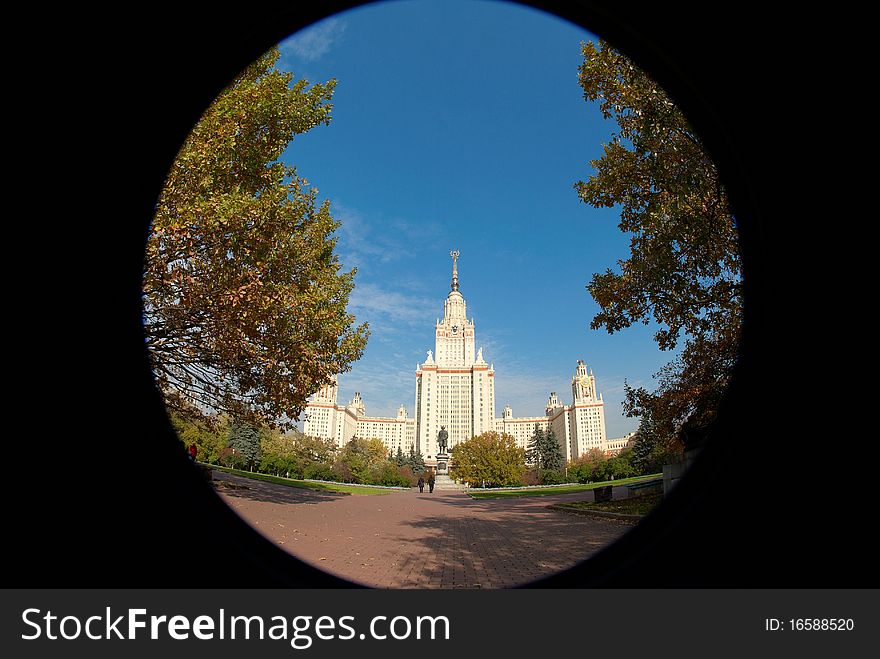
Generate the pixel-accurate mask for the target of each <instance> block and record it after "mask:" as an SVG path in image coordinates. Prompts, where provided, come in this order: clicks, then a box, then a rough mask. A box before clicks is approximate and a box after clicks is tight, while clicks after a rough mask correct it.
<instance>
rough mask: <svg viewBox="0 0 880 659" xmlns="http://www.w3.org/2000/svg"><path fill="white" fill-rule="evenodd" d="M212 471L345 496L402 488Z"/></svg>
mask: <svg viewBox="0 0 880 659" xmlns="http://www.w3.org/2000/svg"><path fill="white" fill-rule="evenodd" d="M205 466H207V467H210V468H211V469H215V470H217V471H222V472H224V473H227V474H233V475H235V476H243V477H244V478H252V479H253V480H258V481H264V482H266V483H274V484H275V485H285V486H287V487H301V488H305V489H308V490H322V491H324V492H341V493H343V494H367V495H370V494H390V493H391V492H394V491H395V490H399V489H401V488H390V487H388V488H386V487H379V486H371V485H346V484H345V483H324V482H316V481H301V480H296V479H293V478H284V477H282V476H271V475H269V474H260V473H257V472H253V471H242V470H241V469H230V468H228V467H218V466H217V465H205Z"/></svg>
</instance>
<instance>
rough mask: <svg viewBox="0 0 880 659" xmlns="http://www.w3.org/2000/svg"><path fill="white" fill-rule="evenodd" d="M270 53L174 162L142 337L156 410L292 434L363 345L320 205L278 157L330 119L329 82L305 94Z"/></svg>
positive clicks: (148, 264) (348, 280) (159, 216)
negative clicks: (225, 416) (311, 401)
mask: <svg viewBox="0 0 880 659" xmlns="http://www.w3.org/2000/svg"><path fill="white" fill-rule="evenodd" d="M277 58H278V51H277V49H273V50H272V51H270V52H269V53H267V54H266V55H264V56H263V57H261V58H260V59H259V60H257V61H256V62H254V63H253V64H252V65H251V66H249V67H248V68H247V69H246V70H245V71H243V72H242V73H241V74H240V75H239V76H238V77H237V78H236V80H235V81H234V82H233V83H232V84H231V85H230V86H229V87H228V88H227V89H225V90H224V91H223V92H222V93H221V94H220V96H219V97H218V98H217V99H216V100H215V101H214V102H213V104H212V105H211V106H210V107H209V108H208V109H207V111H206V112H205V114H204V116H203V117H202V118H201V120H200V121H199V123H198V124H197V125H196V126H195V128H194V129H193V131H192V132H191V133H190V135H189V136H188V137H187V139H186V142H185V143H184V145H183V147H182V148H181V150H180V153H179V154H178V156H177V158H176V160H175V161H174V163H173V165H172V167H171V171H170V172H169V174H168V178H167V180H166V182H165V185H164V187H163V189H162V192H161V195H160V197H159V200H158V202H157V206H156V215H155V218H154V221H153V226H152V232H151V235H150V237H149V240H148V243H147V249H146V259H145V267H144V281H143V301H144V330H145V335H146V345H147V347H148V349H149V354H150V358H151V361H152V367H153V372H154V374H155V377H156V379H157V381H158V384H159V386H160V388H161V390H162V392H163V394H164V396H165V401H166V404H167V405H168V407H169V408H170V409H171V410H173V411H178V412H180V413H182V414H184V413H186V412H187V410H189V409H192V407H193V406H196V407H200V408H203V409H204V408H208V409H213V410H217V411H222V412H226V413H229V414H230V415H231V416H233V417H235V418H237V419H240V420H248V421H249V422H251V423H253V424H255V425H259V424H260V423H262V422H264V421H267V422H270V423H272V424H278V425H287V426H290V425H292V421H291V420H292V419H296V418H297V417H298V416H299V414H300V412H301V411H302V409H303V408H304V406H305V402H306V400H307V398H308V396H309V395H311V394H312V393H313V392H314V391H316V390H317V389H318V388H319V387H320V386H321V385H323V384H325V383H327V382H329V379H330V376H331V375H333V374H336V373H340V372H345V371H347V370H349V368H350V364H351V362H352V361H354V360H356V359H358V358H359V357H360V355H361V353H362V351H363V348H364V346H365V344H366V339H367V336H368V329H367V326H366V325H365V324H364V325H361V326H359V327H357V328H353V327H352V324H353V322H354V317H353V316H352V315H350V314H348V313H346V305H347V303H348V298H349V294H350V293H351V290H352V288H353V286H354V274H355V271H354V270H351V271H349V272H340V264H339V261H338V258H337V256H336V255H335V253H334V247H335V243H336V239H335V238H333V237H332V234H333V232H334V231H335V229H336V228H337V227H338V226H339V223H338V222H336V221H335V220H334V219H333V218H332V217H331V215H330V207H329V202H324V203H323V204H321V205H320V207H317V205H316V198H317V197H316V195H317V190H315V189H313V188H309V187H308V182H307V181H306V180H305V179H304V178H300V177H299V176H298V175H297V172H296V169H295V168H292V167H288V166H286V165H284V164H283V163H281V162H279V160H278V159H279V158H280V156H281V154H282V152H283V151H284V149H285V148H286V147H287V146H288V144H289V143H290V142H291V140H293V138H294V136H295V135H297V134H300V133H304V132H305V131H308V130H309V129H311V128H313V127H315V126H317V125H319V124H328V123H329V122H330V111H331V108H332V105H331V104H330V103H329V101H330V100H331V98H332V94H333V89H334V86H335V80H330V81H329V82H327V83H325V84H315V85H312V86H311V87H308V88H307V82H306V81H304V80H299V81H297V82H295V83H293V84H291V82H292V75H291V74H289V73H281V72H279V71H276V70H273V69H272V67H273V65H274V63H275V61H276V60H277Z"/></svg>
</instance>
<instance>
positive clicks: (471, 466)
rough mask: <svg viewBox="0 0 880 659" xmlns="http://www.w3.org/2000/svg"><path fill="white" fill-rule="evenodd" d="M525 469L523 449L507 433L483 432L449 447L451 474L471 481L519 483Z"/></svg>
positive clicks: (496, 483)
mask: <svg viewBox="0 0 880 659" xmlns="http://www.w3.org/2000/svg"><path fill="white" fill-rule="evenodd" d="M525 471H526V452H525V449H522V448H520V447H518V446H517V445H516V440H515V439H514V438H513V437H511V436H510V435H508V434H507V433H497V432H495V431H488V432H484V433H483V434H481V435H477V436H476V437H472V438H471V439H469V440H467V441H465V442H461V443H459V444H456V445H455V446H454V447H453V449H452V469H451V470H450V475H451V476H452V477H453V478H457V479H459V480H463V481H467V482H469V483H472V484H481V483H483V482H484V481H485V482H486V483H490V484H492V485H496V486H498V485H502V486H504V485H522V480H523V475H524V474H525Z"/></svg>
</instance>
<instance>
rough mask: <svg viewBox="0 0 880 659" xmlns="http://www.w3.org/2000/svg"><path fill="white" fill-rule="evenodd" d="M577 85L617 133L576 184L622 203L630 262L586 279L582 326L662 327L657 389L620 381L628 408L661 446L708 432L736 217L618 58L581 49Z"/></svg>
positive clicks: (652, 92) (727, 325) (680, 130)
mask: <svg viewBox="0 0 880 659" xmlns="http://www.w3.org/2000/svg"><path fill="white" fill-rule="evenodd" d="M582 52H583V56H584V63H583V65H582V66H581V67H580V68H579V81H580V85H581V87H582V88H583V90H584V97H585V99H587V100H588V101H596V100H599V101H600V106H599V107H600V110H601V112H602V116H603V117H604V118H606V119H610V118H613V119H614V120H615V121H616V123H617V126H618V129H619V130H618V132H617V133H616V134H615V135H614V136H613V138H612V140H611V142H610V143H608V144H606V145H605V147H604V155H603V156H602V157H601V158H600V159H598V160H594V161H592V162H591V165H592V166H593V167H594V168H595V170H596V172H595V174H593V175H592V176H591V177H590V178H589V180H588V181H586V182H584V181H579V182H578V183H577V184H576V185H575V188H576V190H577V192H578V195H579V196H580V198H581V200H582V201H584V202H585V203H588V204H590V205H592V206H594V207H597V208H598V207H612V206H619V207H620V224H619V227H620V229H621V231H623V232H625V233H631V234H632V239H631V242H630V251H631V254H630V258H629V259H626V260H623V261H619V262H618V265H619V266H620V272H619V273H615V272H612V271H611V270H610V269H609V270H607V271H606V272H605V273H601V274H600V273H597V274H594V275H593V278H592V281H591V282H590V283H589V284H588V286H587V288H588V290H589V292H590V294H591V295H592V296H593V298H594V299H595V300H596V302H597V303H598V304H599V306H600V311H599V313H598V314H597V315H596V316H595V318H594V319H593V321H592V323H591V327H592V328H593V329H599V328H601V327H604V328H605V329H606V330H607V331H608V332H609V333H614V332H616V331H619V330H622V329H624V328H627V327H630V326H631V325H632V324H633V323H637V322H642V323H645V324H647V323H648V322H649V321H650V320H653V321H655V322H656V323H658V324H659V326H660V328H659V329H658V330H657V332H656V334H655V340H656V341H657V344H658V345H659V347H660V348H661V349H663V350H672V349H675V348H676V346H677V345H678V343H679V341H680V340H681V338H682V337H685V344H684V347H683V349H682V351H681V354H680V355H679V357H678V358H677V359H676V360H675V361H673V362H672V363H671V364H670V365H668V366H667V367H666V369H665V370H664V372H663V375H664V379H663V380H662V382H661V386H660V387H659V389H658V391H657V392H655V393H653V394H652V393H650V392H648V391H646V390H645V389H633V388H630V387H629V386H628V385H627V386H628V396H627V404H626V405H625V409H626V412H627V414H628V415H629V416H642V418H643V419H645V418H646V417H650V419H651V423H653V424H654V426H655V430H658V431H661V432H662V433H663V434H664V436H665V440H664V441H667V442H669V441H672V440H674V438H675V437H679V438H681V437H682V436H684V437H687V436H688V435H701V434H704V433H705V429H706V428H707V426H708V424H709V423H711V421H712V419H713V418H714V416H715V413H716V411H717V406H718V401H719V400H720V397H721V394H722V392H723V391H724V389H726V387H727V384H728V382H729V379H730V375H731V372H732V369H733V366H734V363H735V360H736V355H737V350H738V344H739V335H740V324H741V315H742V274H741V262H740V256H739V249H738V238H737V232H736V223H735V218H734V217H733V214H732V212H731V209H730V206H729V203H728V199H727V195H726V193H725V190H724V186H723V185H722V183H721V178H720V176H719V173H718V170H717V168H716V166H715V164H714V162H713V161H712V159H711V157H710V156H709V153H708V152H707V150H706V148H705V147H704V145H703V143H702V141H701V140H700V139H699V137H698V136H697V135H696V133H695V132H694V130H693V129H692V127H691V126H690V124H689V123H688V122H687V120H686V119H685V117H684V115H683V114H682V112H681V111H680V110H679V109H678V108H677V107H676V106H675V104H674V103H673V102H672V100H671V99H670V98H669V96H668V95H667V94H666V93H665V92H664V91H663V89H661V88H660V87H659V85H657V84H656V83H655V82H654V81H653V80H651V79H650V78H649V77H648V76H647V75H646V74H645V73H644V72H643V71H642V70H641V69H639V68H638V67H637V66H635V65H634V64H633V63H632V62H631V61H630V60H629V59H628V58H627V57H626V56H625V55H623V54H621V53H619V52H618V51H616V50H614V49H613V48H612V47H610V46H609V45H608V44H607V43H605V42H603V41H600V44H599V47H598V48H597V47H596V46H595V45H594V44H593V43H586V44H584V45H583V48H582Z"/></svg>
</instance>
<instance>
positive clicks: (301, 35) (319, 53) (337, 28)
mask: <svg viewBox="0 0 880 659" xmlns="http://www.w3.org/2000/svg"><path fill="white" fill-rule="evenodd" d="M345 28H346V25H345V23H344V22H343V21H341V20H339V19H338V18H328V19H327V20H324V21H321V22H319V23H315V24H314V25H311V26H309V27H307V28H306V29H305V30H302V31H300V32H297V33H296V34H295V35H293V36H292V37H290V38H289V39H287V40H286V41H284V42H283V43H281V45H280V48H281V52H282V54H284V55H285V56H286V55H289V54H291V53H292V54H293V55H295V56H297V57H299V58H300V59H304V60H306V61H308V62H314V61H316V60H319V59H321V58H322V57H323V56H324V55H326V54H327V53H328V52H330V49H331V48H332V47H333V45H334V44H335V43H337V42H339V41H340V39H341V38H342V35H343V34H344V33H345Z"/></svg>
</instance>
